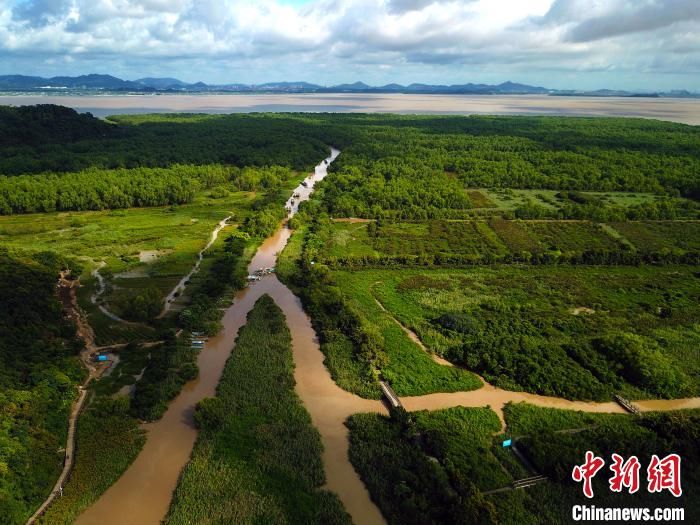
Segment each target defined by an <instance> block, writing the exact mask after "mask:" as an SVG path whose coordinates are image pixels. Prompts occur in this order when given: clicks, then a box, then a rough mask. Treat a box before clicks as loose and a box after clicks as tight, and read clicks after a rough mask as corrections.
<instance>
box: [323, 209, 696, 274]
mask: <svg viewBox="0 0 700 525" xmlns="http://www.w3.org/2000/svg"><path fill="white" fill-rule="evenodd" d="M688 224H695V223H688ZM614 233H615V232H614V231H613V233H612V234H611V233H610V232H609V231H607V230H606V229H605V228H604V227H602V226H601V225H600V224H596V223H592V222H589V221H556V220H544V221H522V220H506V219H503V218H500V217H494V218H492V219H490V220H488V221H483V220H464V221H454V220H433V221H427V222H410V223H409V222H404V223H389V224H381V223H375V222H374V221H370V222H361V223H348V222H333V223H332V224H331V226H330V235H329V236H328V242H326V243H325V244H324V251H325V254H326V256H329V257H336V258H362V257H368V260H369V261H371V260H372V258H381V257H383V256H389V257H400V256H414V257H417V259H413V261H417V262H420V261H421V257H423V258H425V257H428V258H430V260H431V261H434V262H436V263H438V264H439V262H440V260H439V259H433V258H434V257H435V256H439V255H458V256H460V257H462V258H464V260H472V261H473V260H479V259H484V260H488V259H498V258H502V257H504V256H506V255H509V254H511V255H518V254H522V253H524V252H528V253H530V254H537V253H545V252H549V253H559V254H562V255H565V256H575V255H580V254H582V253H584V252H620V251H629V249H630V248H629V244H628V243H625V242H624V239H621V238H618V237H615V235H614ZM447 260H448V261H449V258H448V259H447Z"/></svg>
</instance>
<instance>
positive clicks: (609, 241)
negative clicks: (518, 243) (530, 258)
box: [522, 221, 625, 253]
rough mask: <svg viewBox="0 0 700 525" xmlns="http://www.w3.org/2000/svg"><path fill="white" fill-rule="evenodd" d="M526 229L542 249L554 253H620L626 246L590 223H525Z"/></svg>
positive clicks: (523, 224)
mask: <svg viewBox="0 0 700 525" xmlns="http://www.w3.org/2000/svg"><path fill="white" fill-rule="evenodd" d="M522 226H523V227H525V228H526V229H527V230H528V232H530V233H531V234H532V235H533V236H534V237H535V238H536V239H537V240H538V243H539V245H540V246H541V247H543V248H544V249H545V250H548V251H552V252H562V253H582V252H585V251H619V250H622V249H625V246H624V245H623V244H622V243H620V241H619V240H617V239H615V238H614V237H612V236H611V235H609V234H608V233H607V232H606V231H604V230H603V229H602V228H601V227H600V226H599V225H597V224H593V223H590V222H566V221H542V222H537V221H524V222H523V223H522Z"/></svg>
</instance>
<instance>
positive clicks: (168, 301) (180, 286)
mask: <svg viewBox="0 0 700 525" xmlns="http://www.w3.org/2000/svg"><path fill="white" fill-rule="evenodd" d="M231 217H232V215H229V216H228V217H226V218H225V219H222V220H220V221H219V223H218V224H217V225H216V228H214V231H212V232H211V237H209V242H207V244H206V245H205V246H204V248H202V249H201V250H200V251H199V253H198V254H197V262H195V263H194V266H193V267H192V269H191V270H190V272H189V273H188V274H187V275H185V276H184V277H183V278H182V279H180V282H178V283H177V284H176V285H175V287H174V288H173V289H172V290H171V291H170V293H169V294H168V295H167V297H166V298H165V303H164V304H163V309H162V310H161V311H160V313H159V314H158V317H156V319H162V318H163V317H164V316H165V315H166V314H167V313H168V312H169V311H170V307H171V306H172V304H173V301H174V300H175V296H176V295H177V294H178V293H182V292H184V291H185V288H186V287H187V281H189V280H190V279H191V278H192V276H193V275H194V274H195V273H196V272H197V271H199V267H200V266H201V264H202V260H203V259H204V252H206V251H207V250H208V249H209V248H211V246H212V244H214V243H215V242H216V239H217V237H218V236H219V232H221V230H223V229H224V228H225V227H226V225H227V223H228V221H229V219H230V218H231Z"/></svg>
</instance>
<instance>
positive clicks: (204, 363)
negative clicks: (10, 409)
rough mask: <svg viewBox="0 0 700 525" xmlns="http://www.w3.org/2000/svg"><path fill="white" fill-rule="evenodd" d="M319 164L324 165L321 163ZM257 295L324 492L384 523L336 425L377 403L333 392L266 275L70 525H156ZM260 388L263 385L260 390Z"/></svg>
mask: <svg viewBox="0 0 700 525" xmlns="http://www.w3.org/2000/svg"><path fill="white" fill-rule="evenodd" d="M338 154H339V151H338V150H335V149H333V150H332V153H331V156H330V157H329V158H328V159H326V160H325V161H323V162H321V164H319V165H318V166H317V167H316V169H315V172H314V175H312V176H311V177H309V178H307V179H306V183H307V186H299V187H298V188H297V189H296V190H295V193H298V194H299V196H298V197H296V198H295V199H294V200H295V203H294V204H291V199H290V201H288V206H289V207H290V208H291V211H290V216H291V215H293V214H294V213H296V211H297V209H298V203H299V202H300V201H303V200H306V199H308V198H309V196H310V194H311V190H312V187H313V185H314V183H315V182H317V181H319V180H321V179H322V178H323V177H325V175H326V172H327V167H328V164H329V163H330V162H332V161H333V160H334V159H335V158H336V157H337V156H338ZM326 161H327V162H326ZM290 234H291V231H290V230H289V229H288V228H287V227H286V226H282V227H280V228H279V229H278V230H277V232H276V233H275V234H274V235H273V236H272V237H270V238H269V239H267V240H266V241H265V242H264V243H263V244H262V245H261V246H260V248H259V249H258V251H257V253H256V254H255V256H254V257H253V260H252V261H251V263H250V265H249V270H250V272H251V273H252V272H253V271H254V270H255V269H257V268H265V267H272V266H275V263H276V261H277V255H278V254H279V252H280V251H281V250H282V249H283V248H284V246H285V245H286V244H287V241H288V240H289V236H290ZM263 294H269V295H270V296H271V297H272V298H273V299H274V300H275V302H276V303H277V304H278V305H279V306H280V308H281V309H282V311H283V312H284V314H285V316H286V318H287V324H288V325H289V327H290V330H291V333H292V347H293V355H294V363H295V371H294V376H295V379H296V391H297V393H298V395H299V397H300V398H301V400H302V402H303V403H304V406H305V407H306V409H307V410H308V411H309V414H310V415H311V419H312V421H313V423H314V425H315V426H316V428H317V429H318V430H319V432H320V433H321V439H322V441H323V445H324V452H323V461H324V465H325V469H326V476H327V484H326V488H328V489H329V490H332V491H334V492H336V493H337V494H338V495H339V496H340V498H341V500H342V501H343V503H344V505H345V507H346V509H347V510H348V512H350V514H351V515H352V517H353V519H354V520H355V522H356V523H362V524H370V525H371V524H381V523H384V519H383V518H382V516H381V513H380V512H379V510H378V509H377V507H376V506H375V505H374V503H372V501H371V500H370V498H369V494H368V492H367V490H366V488H365V486H364V484H363V483H362V481H361V480H360V478H359V477H358V475H357V473H356V472H355V471H354V470H353V468H352V465H351V464H350V462H349V460H348V439H347V429H346V427H345V425H344V424H343V422H344V421H345V419H347V417H348V416H350V415H351V414H353V413H356V412H385V411H386V410H385V408H384V406H383V405H382V404H381V403H380V402H379V401H372V400H367V399H362V398H360V397H358V396H356V395H353V394H350V393H349V392H346V391H344V390H342V389H341V388H339V387H338V386H337V385H336V384H335V382H334V381H333V380H332V379H331V377H330V374H329V373H328V370H327V369H326V367H325V366H324V364H323V354H322V353H321V351H320V348H319V345H318V339H317V337H316V334H315V332H314V330H313V327H312V326H311V321H310V319H309V317H308V316H307V315H306V313H305V312H304V310H303V308H302V306H301V303H300V301H299V299H298V298H297V297H295V296H294V294H293V293H292V292H291V291H290V290H289V289H288V288H287V287H286V286H285V285H284V284H282V283H281V282H280V281H279V280H278V279H277V277H276V276H275V275H269V276H266V277H264V278H263V280H262V281H259V282H257V283H255V284H253V285H251V286H250V287H248V288H245V289H243V290H241V291H240V292H239V293H238V294H237V295H236V298H235V300H234V302H233V304H232V306H230V307H229V308H228V309H227V310H226V312H225V314H224V317H223V319H222V323H223V329H222V330H221V332H219V333H218V334H217V335H216V336H214V337H212V338H210V339H209V341H208V342H207V343H206V345H205V347H204V349H203V350H202V351H201V352H200V354H199V356H198V364H199V377H197V379H195V380H193V381H191V382H189V383H187V384H186V385H185V387H184V388H183V390H182V392H181V393H180V395H178V396H177V397H176V398H175V400H174V401H173V402H172V403H171V404H170V406H169V407H168V410H167V411H166V413H165V414H164V416H163V417H162V418H161V419H160V420H159V421H157V422H155V423H149V424H145V425H143V427H144V428H145V429H146V431H147V439H146V444H145V446H144V448H143V450H142V451H141V453H140V454H139V456H138V457H137V458H136V460H135V461H134V463H133V464H132V465H131V466H130V467H129V468H128V469H127V471H126V472H125V473H124V474H123V475H122V477H121V478H120V479H119V480H118V481H117V482H116V483H115V484H114V485H112V487H110V488H109V489H108V490H107V492H105V493H104V494H103V495H102V497H101V498H100V499H99V500H98V501H97V502H96V503H95V504H94V505H92V506H91V507H90V508H89V509H87V510H86V511H85V512H84V513H83V514H82V515H81V516H80V517H79V518H78V520H77V522H76V523H78V524H81V525H92V524H94V525H98V524H99V525H124V524H127V523H128V524H139V525H148V524H154V525H155V524H158V523H160V521H161V520H162V519H163V517H164V516H165V515H166V513H167V511H168V507H169V505H170V500H171V498H172V494H173V491H174V489H175V486H176V485H177V481H178V477H179V475H180V471H181V470H182V468H183V467H184V466H185V464H186V463H187V461H188V460H189V457H190V453H191V451H192V447H193V446H194V442H195V440H196V438H197V431H196V429H195V426H194V422H193V414H194V407H195V405H196V403H197V402H198V401H200V400H201V399H203V398H205V397H210V396H213V395H214V394H215V391H216V385H217V384H218V382H219V379H220V377H221V373H222V371H223V368H224V365H225V363H226V360H227V359H228V357H229V355H230V353H231V350H232V348H233V344H234V340H235V338H236V336H237V334H238V330H239V329H240V327H241V326H243V325H244V324H245V322H246V316H247V314H248V312H249V311H250V310H251V309H252V307H253V305H254V304H255V302H256V301H257V300H258V298H260V297H261V296H262V295H263ZM261 388H264V385H261Z"/></svg>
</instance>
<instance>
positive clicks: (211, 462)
mask: <svg viewBox="0 0 700 525" xmlns="http://www.w3.org/2000/svg"><path fill="white" fill-rule="evenodd" d="M293 368H294V364H293V361H292V351H291V337H290V334H289V330H288V328H287V326H286V324H285V319H284V315H283V314H282V312H281V310H280V309H279V308H278V307H277V306H276V305H275V304H274V302H273V301H272V299H271V298H270V297H268V296H264V297H263V298H261V299H260V300H259V301H258V303H257V304H256V306H255V308H254V309H253V310H252V311H251V312H250V314H249V315H248V323H247V324H246V326H245V327H243V328H242V329H241V331H240V333H239V336H238V339H237V342H236V349H235V351H234V352H233V353H232V354H231V357H230V358H229V360H228V362H227V364H226V368H225V369H224V373H223V377H222V379H221V382H220V383H219V386H218V388H217V396H216V397H215V398H209V399H205V400H203V401H201V402H200V403H199V405H198V408H197V412H196V416H195V417H196V420H197V423H198V425H199V427H200V435H199V438H198V440H197V444H196V445H195V449H194V451H193V453H192V458H191V460H190V462H189V464H188V465H187V467H185V470H184V471H183V474H182V477H181V479H180V482H179V484H178V487H177V489H176V491H175V498H174V500H173V502H172V506H171V509H170V512H169V514H168V516H167V518H166V520H165V523H167V524H169V525H175V524H189V523H203V522H208V523H270V524H273V523H280V524H282V523H305V524H307V523H308V524H312V523H317V524H319V525H320V524H324V525H325V524H349V523H350V518H349V516H348V515H347V514H346V513H345V511H344V509H343V507H342V505H341V503H340V501H339V500H338V499H337V497H336V496H335V495H333V494H331V493H329V492H326V491H323V490H321V489H320V487H321V485H322V484H323V482H324V474H323V466H322V463H321V446H322V445H321V439H320V436H319V435H318V432H317V431H316V429H315V428H314V427H313V426H312V424H311V420H310V418H309V415H308V413H307V412H306V411H305V410H304V408H303V406H302V404H301V401H300V400H299V398H298V397H297V395H296V394H295V392H294V376H293ZM261 385H264V388H262V387H261Z"/></svg>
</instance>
